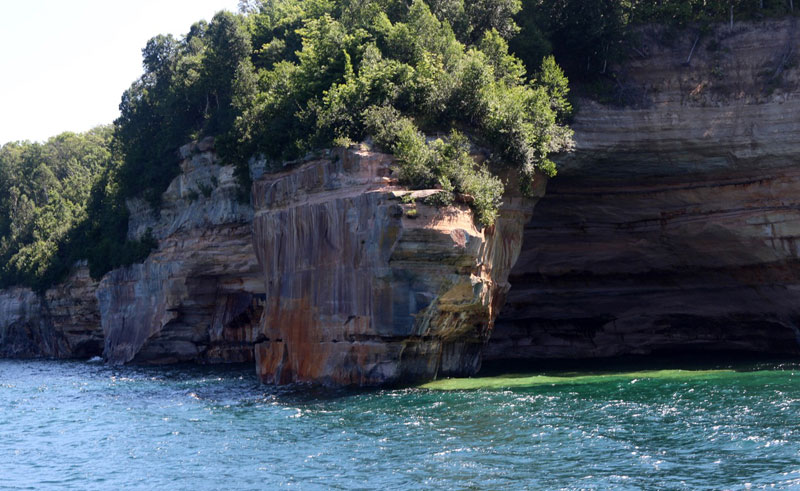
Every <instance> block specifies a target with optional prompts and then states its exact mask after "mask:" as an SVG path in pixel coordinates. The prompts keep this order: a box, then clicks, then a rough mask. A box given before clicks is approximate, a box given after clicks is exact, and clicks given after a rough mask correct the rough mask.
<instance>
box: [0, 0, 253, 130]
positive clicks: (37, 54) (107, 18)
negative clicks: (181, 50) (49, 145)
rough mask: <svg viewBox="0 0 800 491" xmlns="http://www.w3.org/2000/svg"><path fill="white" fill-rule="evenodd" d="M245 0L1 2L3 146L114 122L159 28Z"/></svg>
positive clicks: (179, 26)
mask: <svg viewBox="0 0 800 491" xmlns="http://www.w3.org/2000/svg"><path fill="white" fill-rule="evenodd" d="M237 6H238V0H136V1H133V2H122V1H119V0H69V1H66V0H0V145H2V144H4V143H6V142H9V141H16V140H31V141H43V140H46V139H47V138H49V137H51V136H55V135H57V134H59V133H61V132H64V131H74V132H81V131H86V130H88V129H91V128H93V127H95V126H97V125H99V124H107V123H111V122H113V121H114V119H116V117H117V116H118V115H119V102H120V98H121V96H122V92H123V91H125V89H127V88H128V87H129V86H130V84H131V83H132V82H133V81H134V80H136V79H137V78H138V77H139V76H140V75H141V74H142V48H144V46H145V44H146V43H147V40H148V39H150V38H151V37H153V36H155V35H156V34H161V33H163V34H166V33H171V34H173V35H175V36H182V35H183V34H185V33H186V32H188V30H189V27H191V25H192V24H193V23H194V22H196V21H198V20H200V19H206V20H210V19H211V17H212V16H213V15H214V14H215V13H216V12H218V11H219V10H230V11H232V12H236V9H237Z"/></svg>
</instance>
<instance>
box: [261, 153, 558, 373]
mask: <svg viewBox="0 0 800 491" xmlns="http://www.w3.org/2000/svg"><path fill="white" fill-rule="evenodd" d="M390 164H391V159H390V157H389V156H388V155H384V154H379V153H373V152H366V151H360V150H355V149H349V150H342V151H337V152H334V153H331V154H329V155H328V156H327V157H325V158H321V159H319V160H314V161H311V162H307V163H305V164H303V165H302V166H301V167H299V168H297V169H295V170H292V171H289V172H286V173H283V174H278V175H269V176H266V177H264V178H263V179H261V180H259V181H258V182H256V183H255V184H254V186H253V196H254V206H255V210H256V213H255V219H254V243H255V245H256V253H257V255H258V259H259V262H260V264H261V266H262V269H263V275H264V281H265V284H266V287H267V288H266V298H267V303H266V305H265V310H264V317H263V319H262V323H261V341H260V342H259V343H258V345H257V347H256V358H257V370H258V373H259V375H260V376H261V378H262V380H264V381H265V382H267V383H278V384H285V383H290V382H309V381H310V382H323V383H328V384H335V385H378V384H385V383H395V382H411V381H416V380H426V379H432V378H435V377H442V376H449V375H470V374H474V373H475V372H476V371H477V370H478V368H479V367H480V363H481V349H482V347H483V345H484V343H485V342H486V340H487V339H488V337H489V334H490V332H491V329H492V325H493V323H494V318H495V317H496V315H497V313H498V310H499V308H500V307H501V306H502V305H503V302H504V298H505V294H506V293H507V292H508V289H509V284H508V282H507V278H508V273H509V271H510V269H511V266H512V265H513V264H514V262H515V261H516V259H517V256H518V254H519V250H520V246H521V238H522V236H521V234H522V227H523V225H524V223H525V222H527V221H528V220H529V218H530V214H531V212H532V210H533V204H534V201H533V200H524V199H521V198H513V197H508V198H507V199H506V203H505V205H504V207H503V209H502V213H501V217H500V219H499V220H498V221H497V223H496V224H495V225H494V226H493V227H490V228H487V229H482V230H481V229H478V228H476V226H475V224H474V222H473V214H472V212H471V211H470V209H469V208H468V207H467V206H465V205H460V206H451V207H447V208H443V209H441V208H435V207H431V206H426V205H424V204H423V203H422V202H421V201H417V202H416V204H403V203H402V202H401V200H400V197H401V196H402V195H404V194H406V193H407V192H408V191H405V190H403V189H402V188H400V187H398V186H397V185H396V183H395V182H394V180H393V179H392V178H391V177H390V174H391V173H390ZM543 188H544V183H542V185H541V186H540V190H539V191H540V193H541V192H542V191H543ZM431 192H432V191H427V192H426V191H417V192H415V193H414V195H416V196H418V197H423V196H425V195H427V194H430V193H431ZM411 208H414V209H415V212H411V213H410V209H411Z"/></svg>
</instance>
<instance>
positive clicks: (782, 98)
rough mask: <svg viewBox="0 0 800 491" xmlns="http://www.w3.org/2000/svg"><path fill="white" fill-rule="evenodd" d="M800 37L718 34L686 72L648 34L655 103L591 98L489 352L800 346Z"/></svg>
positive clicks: (645, 86)
mask: <svg viewBox="0 0 800 491" xmlns="http://www.w3.org/2000/svg"><path fill="white" fill-rule="evenodd" d="M797 33H798V31H797V28H796V26H795V23H794V21H786V22H769V23H765V24H759V25H744V24H743V25H739V26H736V27H735V28H734V30H733V31H730V30H729V29H728V28H727V27H725V28H720V29H718V30H717V31H716V32H714V33H712V35H711V36H709V37H707V38H705V39H704V40H703V42H702V43H700V44H699V48H698V50H697V51H696V52H695V54H694V56H693V58H692V60H691V65H690V66H684V65H683V62H685V61H686V57H687V55H688V53H689V50H690V48H691V44H692V43H693V42H694V39H693V38H692V39H689V38H688V37H687V38H686V39H684V42H681V43H677V44H675V45H673V46H671V47H669V48H665V47H664V46H665V44H664V42H663V40H662V39H660V34H659V33H658V32H657V31H656V32H651V33H647V35H646V36H645V37H644V41H643V45H647V46H649V47H650V53H649V57H648V58H645V59H638V60H634V61H632V62H631V63H629V64H628V66H627V75H628V78H629V81H630V85H629V86H628V87H629V88H632V89H635V90H633V92H634V93H636V94H639V95H641V96H642V97H643V102H644V103H643V104H641V105H639V106H638V107H628V108H625V109H619V108H613V107H608V106H601V105H599V104H596V103H591V102H588V101H584V102H583V103H582V104H581V111H580V113H579V114H578V116H577V119H576V121H575V124H574V126H573V127H574V129H575V131H576V134H575V141H576V152H575V153H574V154H573V155H571V156H569V158H565V159H562V162H561V164H562V165H561V168H560V171H559V176H558V177H557V178H555V179H553V180H552V181H551V182H550V184H549V186H548V190H547V195H546V197H545V198H544V199H543V200H542V201H541V202H540V203H539V205H537V208H536V213H535V215H534V218H533V220H532V221H531V222H530V223H529V224H528V225H527V226H526V228H525V236H524V247H523V251H522V254H521V257H520V260H519V262H518V263H517V266H516V267H515V268H514V270H513V271H512V274H511V279H510V281H511V283H512V284H513V285H514V288H513V289H512V290H511V292H510V294H509V296H508V303H507V306H506V308H505V309H504V310H503V312H502V314H501V317H500V319H499V320H498V322H497V325H496V327H495V334H494V336H493V338H492V340H491V343H490V345H489V346H488V348H487V351H486V357H487V358H489V359H508V358H591V357H605V356H613V355H624V354H648V353H658V352H672V353H674V352H686V351H691V350H697V351H700V350H702V351H703V352H709V351H716V350H718V351H751V352H763V353H771V354H800V331H798V327H797V326H798V325H800V261H799V259H800V139H798V137H797V135H798V133H799V132H800V117H798V114H799V113H800V91H799V90H798V87H799V85H798V81H800V75H799V74H798V69H797V67H796V66H794V67H793V66H790V65H789V64H788V63H787V61H786V60H787V59H790V58H791V57H790V56H789V58H787V56H788V55H791V53H796V52H797V49H798V46H797V44H798V42H799V41H800V38H798V36H797Z"/></svg>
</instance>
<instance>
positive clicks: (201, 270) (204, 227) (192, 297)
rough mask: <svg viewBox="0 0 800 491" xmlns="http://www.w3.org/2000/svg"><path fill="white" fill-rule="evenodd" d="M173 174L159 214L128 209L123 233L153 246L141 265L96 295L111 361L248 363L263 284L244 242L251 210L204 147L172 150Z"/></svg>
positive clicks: (138, 206)
mask: <svg viewBox="0 0 800 491" xmlns="http://www.w3.org/2000/svg"><path fill="white" fill-rule="evenodd" d="M181 156H182V157H183V161H182V163H181V170H182V173H181V175H180V176H178V177H177V178H176V179H175V180H174V181H173V182H172V183H171V184H170V186H169V188H168V189H167V191H166V192H165V193H164V196H163V203H164V204H163V206H162V209H161V212H160V215H159V216H158V217H157V218H156V216H155V215H154V214H153V213H152V211H151V210H150V209H149V207H148V206H146V205H145V204H144V203H138V202H133V203H130V204H129V208H131V209H132V211H133V213H132V217H131V222H130V227H129V234H130V235H131V236H133V237H138V236H140V235H141V234H143V233H144V232H145V231H146V230H147V229H151V230H152V232H153V235H154V237H155V238H156V239H158V243H159V245H158V248H157V249H156V250H155V251H153V253H151V254H150V256H149V257H148V258H147V260H145V262H144V263H143V264H137V265H133V266H131V267H129V268H122V269H118V270H114V271H112V272H110V273H108V274H107V275H106V276H105V277H104V278H103V280H102V282H101V283H100V285H99V288H98V291H97V298H98V300H99V308H100V319H101V323H102V326H103V332H104V334H105V345H104V351H103V356H104V358H105V359H106V360H107V361H109V362H112V363H127V362H131V361H132V362H139V363H172V362H179V361H196V362H203V363H214V362H227V361H250V360H252V358H253V354H252V353H253V347H252V343H253V341H254V338H253V335H254V328H255V326H256V324H257V321H258V319H259V318H260V316H261V309H262V304H263V293H264V288H263V284H262V283H261V282H260V281H258V277H259V275H258V273H259V268H258V263H257V261H256V258H255V253H254V251H253V245H252V234H251V222H252V215H253V213H252V207H250V206H249V205H246V204H241V203H240V202H239V201H238V200H237V198H236V189H237V188H236V182H235V179H234V176H233V167H232V166H223V165H218V163H217V162H216V161H215V159H216V156H215V153H214V151H213V140H211V139H206V140H203V141H201V142H200V143H199V144H190V145H187V146H184V147H183V148H181Z"/></svg>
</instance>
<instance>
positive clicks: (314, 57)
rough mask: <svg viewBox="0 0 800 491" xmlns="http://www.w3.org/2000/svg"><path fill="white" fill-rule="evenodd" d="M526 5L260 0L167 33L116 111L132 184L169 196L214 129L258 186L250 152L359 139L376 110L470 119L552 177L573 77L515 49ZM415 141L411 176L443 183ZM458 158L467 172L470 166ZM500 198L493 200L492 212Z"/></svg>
mask: <svg viewBox="0 0 800 491" xmlns="http://www.w3.org/2000/svg"><path fill="white" fill-rule="evenodd" d="M520 6H521V3H520V1H519V0H480V1H476V2H466V1H465V0H446V1H442V0H429V1H423V0H413V1H412V2H407V1H405V0H376V1H370V2H363V1H360V0H269V1H253V0H251V1H248V2H245V3H244V4H243V7H244V8H243V9H242V10H243V12H242V13H241V14H239V15H233V14H228V13H220V14H217V15H216V16H214V18H213V19H212V20H211V23H209V24H205V23H198V24H195V26H193V27H192V30H191V31H190V32H189V33H188V34H187V35H186V36H185V38H183V39H181V40H176V39H174V38H172V37H170V36H157V37H155V38H153V39H152V40H151V41H150V42H149V43H148V44H147V47H146V48H145V50H144V51H143V54H144V65H145V74H144V75H143V76H142V78H141V79H140V80H139V81H137V82H136V83H135V84H134V85H133V86H132V87H131V88H130V89H129V90H128V91H127V92H126V94H125V96H124V97H123V102H122V105H121V106H120V107H121V110H122V116H121V117H120V119H119V120H118V121H117V123H116V128H117V130H116V135H117V137H118V139H119V141H120V145H121V147H122V149H123V150H124V154H125V165H124V166H123V168H122V169H121V172H120V177H121V180H122V182H121V189H122V192H123V194H124V195H125V196H132V195H135V194H141V195H144V196H145V197H147V198H149V199H150V201H151V202H152V203H153V204H154V205H157V203H158V199H157V198H158V196H160V193H161V192H163V190H164V188H165V187H166V185H167V184H168V183H169V180H170V179H171V178H172V177H174V175H175V173H176V172H177V159H176V157H175V155H174V153H175V149H177V147H178V145H180V144H181V143H183V141H184V140H186V139H188V138H191V137H197V136H200V135H202V134H215V135H216V136H217V137H218V145H217V147H218V149H219V151H220V153H221V155H222V156H223V158H224V159H225V160H227V161H229V162H235V163H236V164H237V166H238V171H237V175H238V176H239V178H240V180H241V181H242V183H243V185H245V186H247V181H248V179H249V173H248V168H247V160H248V159H249V158H250V157H252V156H254V155H259V154H261V155H264V156H265V157H267V158H268V159H271V160H273V161H275V162H279V161H282V160H292V159H295V158H297V157H299V156H302V155H304V154H306V153H307V152H309V151H313V150H315V149H318V148H322V147H329V146H331V145H333V144H334V143H335V142H343V141H360V140H362V139H364V138H365V137H367V136H368V134H369V133H370V131H371V129H370V127H369V124H368V121H367V118H368V115H370V114H374V113H375V111H376V110H377V108H392V110H394V111H396V112H397V114H399V115H401V116H402V118H403V119H402V121H403V128H404V129H403V131H405V132H406V133H407V134H406V136H407V137H409V135H411V134H415V135H416V134H417V133H419V132H420V131H422V132H431V131H435V132H450V130H452V129H454V128H455V129H461V130H464V131H465V133H468V134H470V135H472V137H473V138H475V139H477V140H478V143H480V144H482V145H483V146H486V147H489V148H491V149H493V150H494V151H495V154H494V155H493V160H494V161H495V162H497V163H500V162H502V163H505V164H507V165H511V166H514V167H516V168H518V169H519V170H520V171H521V172H522V173H523V174H524V175H525V176H526V177H527V178H528V179H532V178H533V175H534V173H535V171H536V170H537V169H538V170H541V171H543V172H545V173H547V174H549V175H553V174H554V173H555V167H554V165H553V164H552V162H551V161H550V160H548V158H547V156H548V154H549V153H550V152H553V151H558V150H560V149H562V148H564V147H565V146H566V145H567V143H568V141H569V131H568V130H567V129H566V127H565V126H564V116H565V114H566V113H567V112H568V111H569V106H568V104H567V103H566V99H565V97H566V90H567V89H566V79H564V77H563V73H561V71H560V69H559V68H558V67H557V66H556V65H555V63H554V62H553V61H552V59H548V60H546V61H545V63H544V65H543V66H542V72H541V73H540V74H537V75H535V76H528V74H527V72H526V69H525V67H524V65H523V64H522V62H521V61H520V60H519V59H517V58H516V57H514V56H513V55H511V54H509V51H508V42H507V40H508V38H510V37H511V36H514V35H515V34H516V33H517V32H518V31H519V28H518V27H517V25H516V23H515V22H514V19H513V15H514V14H515V13H516V12H518V11H519V9H520ZM537 63H538V61H537ZM400 136H402V135H400ZM409 138H410V137H409ZM407 140H408V138H405V139H403V138H400V139H399V140H398V141H397V142H395V143H394V144H393V145H400V147H398V151H401V152H402V151H404V150H407V153H406V154H404V156H403V157H402V158H400V159H399V161H400V162H402V163H403V164H402V165H401V169H400V173H401V176H402V178H403V181H404V182H405V183H407V184H409V185H412V186H417V187H419V186H440V185H441V184H440V182H439V180H440V179H441V178H442V175H438V174H436V173H435V172H432V171H430V170H426V169H423V168H422V167H421V166H424V165H425V164H424V162H426V161H428V160H429V159H430V158H431V157H430V155H427V156H425V155H422V154H420V155H419V156H417V157H415V158H412V157H411V153H410V152H422V153H425V152H428V153H430V152H433V154H436V152H437V150H434V149H433V147H431V148H430V149H428V150H426V149H424V148H421V147H420V148H405V147H403V145H406V144H408V141H407ZM403 142H405V143H403ZM426 148H427V147H426ZM437 158H443V157H442V155H438V157H437ZM452 165H453V166H455V167H459V165H460V164H458V163H452ZM473 167H474V166H470V167H469V168H470V169H472V168H473ZM460 168H461V169H462V171H461V173H462V174H464V175H466V174H465V173H466V172H467V167H466V166H460ZM474 172H475V173H476V174H475V175H476V176H482V175H484V174H485V175H489V174H488V171H485V170H480V169H478V168H475V169H474ZM447 179H450V178H449V177H448V178H447ZM462 181H463V183H466V182H470V180H469V179H466V178H465V179H462ZM492 182H495V181H492ZM498 182H499V181H498ZM142 184H144V185H143V186H142ZM452 184H453V185H455V182H454V181H453V182H452ZM461 186H462V187H463V185H461ZM456 187H458V186H456ZM497 187H498V186H490V188H491V189H492V192H494V191H496V188H497ZM464 192H465V191H464ZM497 202H498V201H497V199H495V198H492V199H488V200H486V203H487V204H486V206H487V210H486V213H484V214H482V215H481V216H482V218H481V220H482V221H483V222H484V223H489V222H490V221H491V217H492V216H493V213H490V212H489V211H488V208H492V207H494V208H496V206H497Z"/></svg>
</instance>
